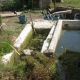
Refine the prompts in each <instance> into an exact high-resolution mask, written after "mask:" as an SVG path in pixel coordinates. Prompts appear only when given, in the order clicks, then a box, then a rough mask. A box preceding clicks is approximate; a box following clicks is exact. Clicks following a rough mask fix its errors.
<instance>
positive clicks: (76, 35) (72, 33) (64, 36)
mask: <svg viewBox="0 0 80 80" xmlns="http://www.w3.org/2000/svg"><path fill="white" fill-rule="evenodd" d="M63 47H64V48H66V49H68V50H72V51H77V52H80V31H79V30H62V32H61V36H60V39H59V42H58V44H57V48H56V54H57V55H59V54H61V53H63V52H64V49H63Z"/></svg>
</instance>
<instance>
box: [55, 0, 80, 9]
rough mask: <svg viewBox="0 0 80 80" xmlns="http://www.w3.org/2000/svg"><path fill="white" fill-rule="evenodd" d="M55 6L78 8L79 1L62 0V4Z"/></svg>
mask: <svg viewBox="0 0 80 80" xmlns="http://www.w3.org/2000/svg"><path fill="white" fill-rule="evenodd" d="M56 6H64V7H75V8H80V0H63V2H62V3H56Z"/></svg>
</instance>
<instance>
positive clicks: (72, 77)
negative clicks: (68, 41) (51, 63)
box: [59, 50, 80, 80]
mask: <svg viewBox="0 0 80 80" xmlns="http://www.w3.org/2000/svg"><path fill="white" fill-rule="evenodd" d="M59 60H60V62H61V64H62V65H63V67H64V70H65V72H66V78H67V79H66V80H80V52H73V51H68V50H67V51H66V52H65V53H63V55H61V56H60V57H59Z"/></svg>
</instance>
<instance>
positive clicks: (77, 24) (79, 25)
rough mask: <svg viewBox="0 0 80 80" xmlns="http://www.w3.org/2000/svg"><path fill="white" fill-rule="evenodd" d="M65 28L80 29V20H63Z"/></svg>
mask: <svg viewBox="0 0 80 80" xmlns="http://www.w3.org/2000/svg"><path fill="white" fill-rule="evenodd" d="M62 26H63V27H62V28H63V29H80V20H63V21H62Z"/></svg>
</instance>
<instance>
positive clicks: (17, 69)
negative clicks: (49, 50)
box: [0, 52, 57, 80]
mask: <svg viewBox="0 0 80 80" xmlns="http://www.w3.org/2000/svg"><path fill="white" fill-rule="evenodd" d="M5 75H6V76H7V77H9V78H10V79H11V80H12V78H14V79H15V80H17V79H18V80H19V79H21V80H57V73H56V60H55V56H54V57H46V56H45V55H44V54H41V53H39V52H34V53H33V54H32V55H31V56H21V57H20V59H19V61H18V64H14V65H13V66H8V67H2V68H0V79H3V78H5V77H6V76H5Z"/></svg>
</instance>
